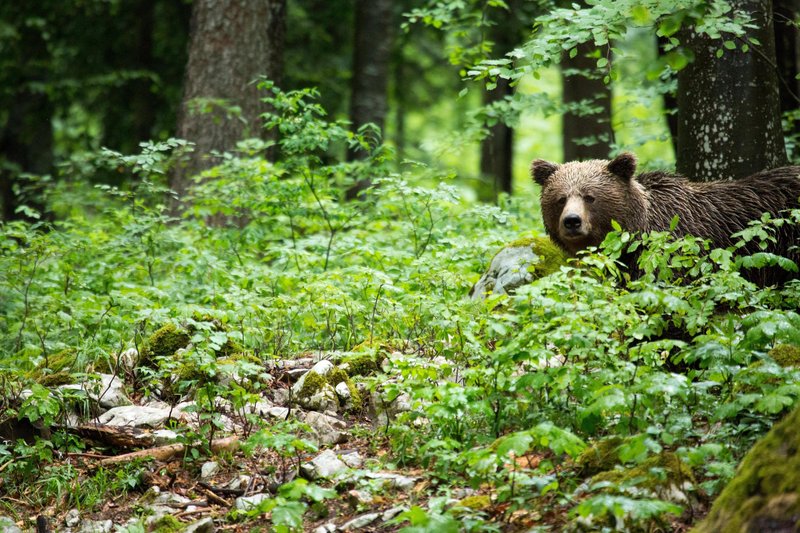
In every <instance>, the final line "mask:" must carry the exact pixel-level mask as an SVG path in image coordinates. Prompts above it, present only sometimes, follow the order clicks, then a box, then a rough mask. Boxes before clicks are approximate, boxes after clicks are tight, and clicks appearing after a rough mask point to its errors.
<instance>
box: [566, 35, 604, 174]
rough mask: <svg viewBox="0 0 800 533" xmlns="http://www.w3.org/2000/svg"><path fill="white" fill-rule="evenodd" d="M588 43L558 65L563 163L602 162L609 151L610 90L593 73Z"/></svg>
mask: <svg viewBox="0 0 800 533" xmlns="http://www.w3.org/2000/svg"><path fill="white" fill-rule="evenodd" d="M593 50H594V45H593V44H592V43H582V44H579V45H578V46H577V52H578V53H577V54H576V55H575V57H572V58H570V57H569V56H566V57H565V58H564V59H563V60H562V62H561V81H562V93H561V94H562V95H561V100H562V103H563V104H564V106H565V107H566V111H565V112H564V114H563V115H562V126H563V134H562V135H563V138H562V139H563V140H562V146H563V149H564V161H573V160H579V159H605V158H607V157H608V154H609V152H610V151H611V142H612V140H613V136H614V132H613V130H612V128H611V88H610V86H609V85H606V84H605V83H604V82H603V79H602V77H601V76H600V75H599V74H598V72H597V68H596V65H597V58H595V57H592V56H591V52H592V51H593Z"/></svg>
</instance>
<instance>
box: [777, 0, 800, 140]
mask: <svg viewBox="0 0 800 533" xmlns="http://www.w3.org/2000/svg"><path fill="white" fill-rule="evenodd" d="M773 1H774V6H773V14H774V16H773V23H774V25H775V57H776V59H777V65H778V76H779V77H780V80H779V85H778V89H779V94H780V101H781V112H782V113H786V112H787V111H793V110H795V109H797V108H798V107H800V100H799V99H798V98H800V80H798V79H797V75H798V73H800V31H798V29H797V26H796V25H795V21H796V20H797V18H798V16H799V15H800V1H798V0H773ZM793 126H794V127H793V131H794V132H795V133H798V132H800V121H796V122H795V123H794V125H793Z"/></svg>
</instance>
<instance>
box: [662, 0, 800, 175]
mask: <svg viewBox="0 0 800 533" xmlns="http://www.w3.org/2000/svg"><path fill="white" fill-rule="evenodd" d="M732 5H733V6H734V8H740V9H745V10H747V11H748V12H750V14H751V16H752V17H753V18H754V22H755V25H756V28H754V29H750V30H748V32H749V33H748V35H749V36H750V37H755V38H757V39H758V41H760V42H761V45H759V46H756V45H753V44H750V47H751V49H750V51H748V52H742V51H741V50H739V49H737V50H725V51H724V54H723V55H722V57H721V58H719V59H718V58H717V57H716V53H717V50H718V49H720V48H722V42H721V41H720V40H716V41H710V40H709V39H707V38H705V37H702V36H699V35H697V34H696V33H694V31H692V30H691V29H689V31H687V34H688V37H686V38H685V39H684V42H686V43H687V45H688V46H689V47H690V49H691V50H692V51H693V52H694V56H695V59H694V61H693V62H692V63H690V64H689V65H688V66H687V67H686V68H684V69H683V70H682V71H681V72H680V73H679V75H678V110H679V111H678V152H677V168H678V172H680V173H682V174H684V175H686V176H687V177H689V178H691V179H694V180H698V181H710V180H715V179H736V178H741V177H744V176H748V175H750V174H753V173H755V172H758V171H760V170H763V169H765V168H773V167H777V166H781V165H784V164H786V162H787V158H786V148H785V146H784V141H783V132H782V130H781V115H780V100H779V94H778V76H777V73H776V68H775V64H776V61H775V40H774V35H775V34H774V30H773V26H772V17H771V14H772V2H771V0H735V1H734V2H732ZM737 44H738V45H741V42H739V43H737Z"/></svg>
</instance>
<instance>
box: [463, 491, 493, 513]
mask: <svg viewBox="0 0 800 533" xmlns="http://www.w3.org/2000/svg"><path fill="white" fill-rule="evenodd" d="M456 506H457V507H465V508H467V509H472V510H473V511H485V510H487V509H489V508H490V507H491V506H492V498H491V497H489V495H486V494H476V495H475V496H467V497H466V498H463V499H461V500H460V501H459V502H458V503H457V504H456Z"/></svg>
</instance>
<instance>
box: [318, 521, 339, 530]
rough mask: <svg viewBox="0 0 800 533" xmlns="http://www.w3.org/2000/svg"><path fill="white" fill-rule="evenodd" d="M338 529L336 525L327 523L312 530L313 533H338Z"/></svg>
mask: <svg viewBox="0 0 800 533" xmlns="http://www.w3.org/2000/svg"><path fill="white" fill-rule="evenodd" d="M338 529H339V528H337V527H336V524H334V523H333V522H328V523H327V524H322V525H321V526H319V527H317V528H315V529H314V533H333V532H334V531H338Z"/></svg>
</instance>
